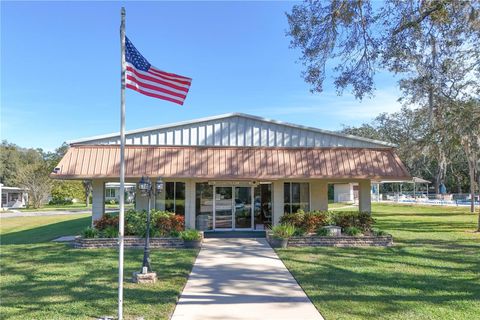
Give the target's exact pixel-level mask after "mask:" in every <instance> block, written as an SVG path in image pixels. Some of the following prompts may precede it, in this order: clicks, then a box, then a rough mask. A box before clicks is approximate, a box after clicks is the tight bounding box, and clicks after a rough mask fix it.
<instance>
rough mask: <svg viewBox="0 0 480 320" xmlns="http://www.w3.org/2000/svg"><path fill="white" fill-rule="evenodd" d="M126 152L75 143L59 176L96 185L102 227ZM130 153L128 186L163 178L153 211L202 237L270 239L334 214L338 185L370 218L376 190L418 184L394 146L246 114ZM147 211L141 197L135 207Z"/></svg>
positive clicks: (150, 141) (160, 134)
mask: <svg viewBox="0 0 480 320" xmlns="http://www.w3.org/2000/svg"><path fill="white" fill-rule="evenodd" d="M119 143H120V137H119V134H118V133H114V134H107V135H102V136H95V137H91V138H85V139H79V140H75V141H71V142H70V148H69V150H68V152H67V153H66V155H65V156H64V158H63V159H62V160H61V161H60V163H59V164H58V167H57V168H56V169H55V173H52V177H54V178H61V179H92V183H93V199H92V203H93V206H92V211H93V215H92V217H93V219H98V218H100V217H101V216H102V214H103V213H104V209H105V208H104V203H105V184H106V183H108V182H118V179H119V152H120V148H119ZM126 145H127V146H126V148H125V159H126V160H125V161H126V175H125V176H126V181H127V182H129V183H136V182H138V181H139V180H140V178H141V177H142V176H148V177H150V178H151V179H152V180H153V181H155V180H156V179H157V178H161V179H163V180H164V181H165V189H164V192H162V194H160V195H158V196H157V197H156V198H155V199H152V200H151V201H152V202H151V205H152V207H155V208H157V209H162V210H169V211H172V212H175V213H177V214H181V215H184V216H185V223H186V226H187V227H188V228H197V229H200V230H244V229H245V230H246V229H250V230H262V229H264V228H265V227H266V226H268V225H271V224H277V223H279V220H280V217H281V216H282V215H283V214H284V213H285V212H295V211H297V210H298V209H304V210H326V209H327V208H328V195H327V193H328V192H327V190H328V184H329V183H331V184H335V183H342V184H348V183H357V184H358V194H359V195H358V197H359V210H361V211H368V212H369V211H370V210H371V192H370V187H371V183H372V181H386V180H399V179H407V178H410V175H409V173H408V172H407V170H406V168H405V166H404V165H403V164H402V162H401V161H400V159H399V158H398V156H397V155H396V154H395V151H394V145H392V144H389V143H386V142H382V141H375V140H370V139H366V138H360V137H355V136H351V135H345V134H340V133H336V132H331V131H326V130H321V129H316V128H311V127H305V126H301V125H295V124H290V123H285V122H280V121H275V120H269V119H264V118H260V117H256V116H251V115H247V114H241V113H231V114H226V115H220V116H214V117H209V118H203V119H197V120H192V121H186V122H180V123H174V124H169V125H162V126H158V127H151V128H144V129H138V130H132V131H129V132H127V133H126ZM146 207H147V200H146V198H145V197H142V196H140V195H138V196H137V198H136V208H137V209H144V208H146Z"/></svg>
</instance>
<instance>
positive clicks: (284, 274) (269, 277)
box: [172, 238, 323, 320]
mask: <svg viewBox="0 0 480 320" xmlns="http://www.w3.org/2000/svg"><path fill="white" fill-rule="evenodd" d="M193 319H199V320H200V319H210V320H216V319H218V320H220V319H222V320H240V319H262V320H265V319H302V320H321V319H323V318H322V316H321V315H320V313H319V312H318V311H317V309H316V308H315V306H314V305H313V304H312V303H311V301H310V300H309V298H308V297H307V296H306V294H305V292H304V291H303V290H302V288H301V287H300V286H299V285H298V283H297V282H296V281H295V279H294V278H293V276H292V275H291V274H290V272H289V271H288V270H287V268H286V267H285V266H284V264H283V262H282V261H281V260H280V259H279V258H278V256H277V254H276V253H275V251H273V249H272V248H270V246H269V245H268V243H267V242H266V240H265V239H251V238H250V239H238V238H237V239H205V240H204V244H203V246H202V249H201V251H200V253H199V255H198V257H197V260H196V261H195V264H194V266H193V270H192V272H191V274H190V277H189V279H188V281H187V284H186V286H185V288H184V290H183V292H182V295H181V296H180V300H179V302H178V304H177V307H176V309H175V311H174V313H173V316H172V320H193Z"/></svg>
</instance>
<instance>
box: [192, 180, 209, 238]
mask: <svg viewBox="0 0 480 320" xmlns="http://www.w3.org/2000/svg"><path fill="white" fill-rule="evenodd" d="M195 228H196V229H197V230H212V229H213V186H211V185H209V184H208V183H207V182H203V183H197V184H196V186H195Z"/></svg>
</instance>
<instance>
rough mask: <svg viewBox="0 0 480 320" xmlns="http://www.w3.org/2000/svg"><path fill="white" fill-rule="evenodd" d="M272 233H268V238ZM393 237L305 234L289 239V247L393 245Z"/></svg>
mask: <svg viewBox="0 0 480 320" xmlns="http://www.w3.org/2000/svg"><path fill="white" fill-rule="evenodd" d="M270 237H271V234H269V233H267V240H269V239H270ZM392 245H393V237H392V236H391V235H388V236H356V237H353V236H338V237H322V236H304V237H292V238H290V239H288V247H391V246H392Z"/></svg>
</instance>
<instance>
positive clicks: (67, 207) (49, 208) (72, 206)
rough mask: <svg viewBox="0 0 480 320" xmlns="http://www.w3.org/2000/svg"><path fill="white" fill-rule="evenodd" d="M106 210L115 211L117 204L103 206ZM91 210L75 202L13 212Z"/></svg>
mask: <svg viewBox="0 0 480 320" xmlns="http://www.w3.org/2000/svg"><path fill="white" fill-rule="evenodd" d="M133 207H134V204H133V203H126V204H125V209H127V210H128V209H132V208H133ZM105 208H106V209H117V208H118V204H109V203H106V204H105ZM91 209H92V205H91V204H90V205H89V206H88V207H87V206H86V205H85V203H84V202H77V203H72V204H64V205H60V204H52V205H50V204H45V205H43V206H42V207H40V208H37V209H35V208H18V209H15V210H18V211H21V212H42V211H89V210H91Z"/></svg>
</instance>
